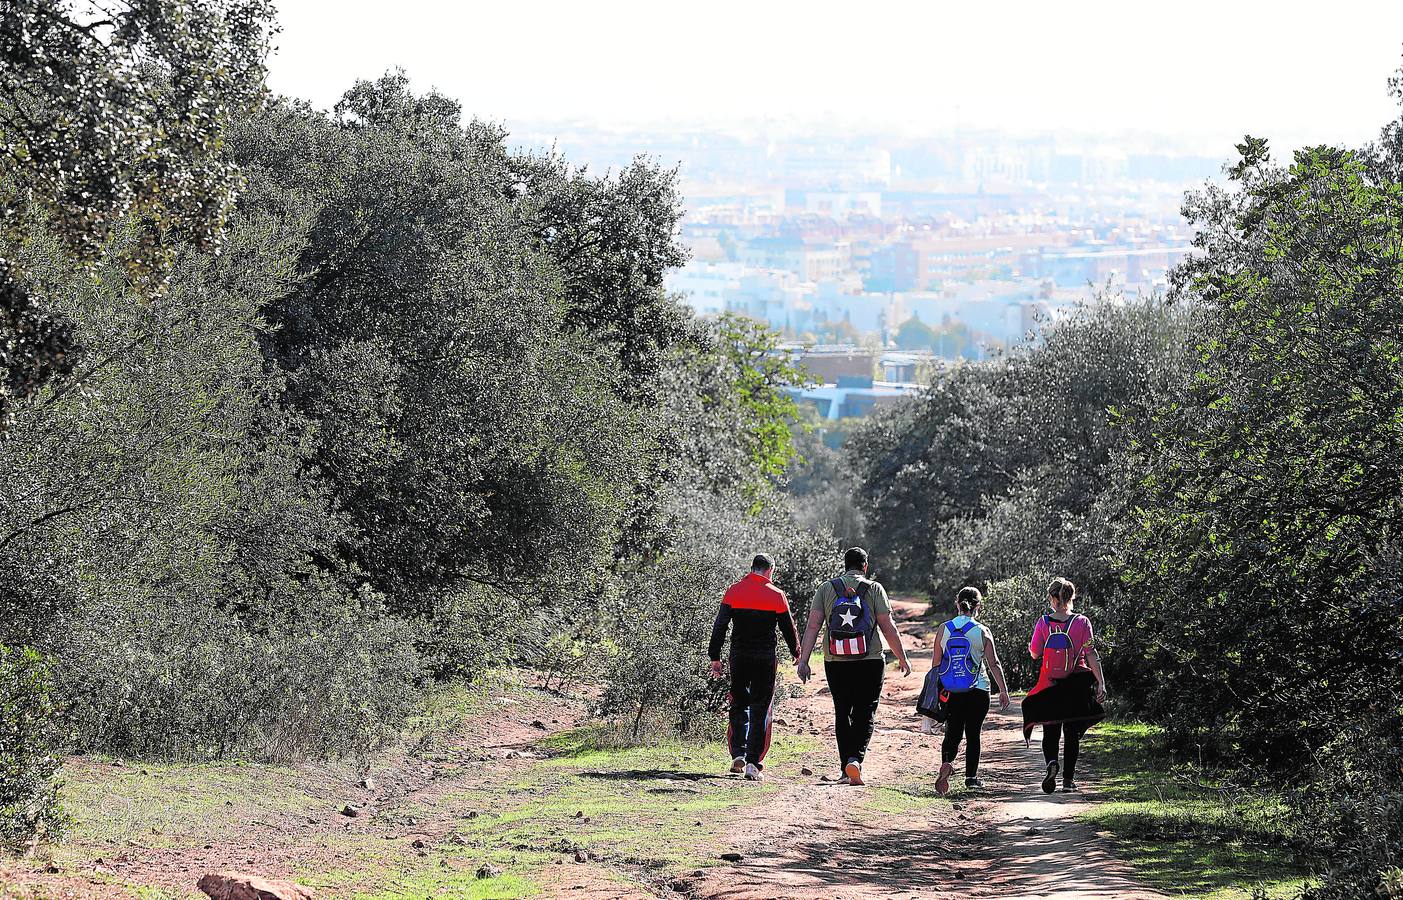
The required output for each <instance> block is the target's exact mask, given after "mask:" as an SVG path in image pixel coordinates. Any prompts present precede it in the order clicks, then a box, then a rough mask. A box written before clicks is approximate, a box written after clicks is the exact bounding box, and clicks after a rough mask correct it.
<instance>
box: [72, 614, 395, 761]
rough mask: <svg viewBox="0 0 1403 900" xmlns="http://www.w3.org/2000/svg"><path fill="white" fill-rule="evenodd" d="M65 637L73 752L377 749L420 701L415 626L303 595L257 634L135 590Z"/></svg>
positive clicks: (294, 754) (82, 617) (281, 755)
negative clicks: (294, 610)
mask: <svg viewBox="0 0 1403 900" xmlns="http://www.w3.org/2000/svg"><path fill="white" fill-rule="evenodd" d="M68 626H69V627H67V628H64V629H62V631H61V634H60V636H59V637H58V638H57V639H56V641H55V647H54V650H55V658H56V659H58V660H59V661H60V662H59V664H58V666H57V667H56V671H55V679H56V687H57V688H58V690H59V692H60V695H61V696H63V697H65V698H66V703H65V704H64V705H63V707H62V710H61V713H62V722H63V724H64V726H65V731H66V733H67V735H68V740H69V741H70V742H71V744H72V746H73V748H74V749H76V750H79V751H88V750H102V751H106V752H111V753H125V754H133V755H138V756H156V757H179V758H206V759H209V758H224V757H230V756H252V757H255V758H259V759H266V760H271V761H288V760H293V759H297V758H301V757H305V756H313V755H337V754H344V753H365V752H368V751H370V750H372V749H374V748H376V747H377V746H380V745H382V744H383V743H385V742H386V741H388V740H389V739H390V738H392V737H393V736H394V735H395V734H396V733H397V732H398V730H399V728H400V726H401V725H402V724H403V723H404V720H405V718H406V716H407V715H408V714H409V713H410V712H412V711H413V709H414V705H415V702H416V701H417V699H418V697H419V688H418V683H419V681H420V679H421V670H420V666H419V660H418V657H417V655H416V654H415V652H414V650H413V644H414V638H415V636H416V634H415V632H414V631H413V630H412V629H411V628H410V627H409V626H407V625H404V624H402V623H399V622H396V621H395V620H393V619H390V618H387V617H382V616H379V615H378V614H377V613H376V612H375V611H374V609H373V608H359V609H356V608H351V607H347V606H341V605H339V604H336V603H331V602H328V601H327V600H326V598H324V597H322V598H319V597H318V596H317V595H316V594H315V593H309V595H308V596H307V597H305V598H303V601H302V609H300V610H298V617H297V618H296V619H294V620H286V621H278V622H273V623H270V624H269V625H268V626H267V627H265V628H263V629H260V630H258V631H255V630H253V629H249V628H246V627H244V626H243V625H242V624H241V623H240V622H239V621H238V620H237V619H236V618H235V617H233V616H232V615H230V614H229V613H227V612H224V611H221V610H219V609H217V608H215V607H213V606H211V605H209V604H207V603H201V602H198V601H193V600H191V601H186V602H182V603H178V604H175V603H162V602H159V601H155V600H152V599H150V598H143V597H140V596H128V597H124V598H121V599H111V598H105V599H102V600H97V601H92V602H90V603H87V604H85V605H83V606H82V607H80V608H79V609H77V610H76V611H75V612H74V613H73V614H72V616H71V617H70V618H69V620H68Z"/></svg>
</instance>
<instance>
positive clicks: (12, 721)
mask: <svg viewBox="0 0 1403 900" xmlns="http://www.w3.org/2000/svg"><path fill="white" fill-rule="evenodd" d="M50 685H51V680H50V675H49V667H48V665H47V664H46V663H45V661H44V660H43V658H42V657H40V656H39V654H38V653H36V652H34V651H33V650H31V649H29V648H24V649H16V648H12V647H7V646H5V645H3V644H0V848H3V849H6V850H11V851H16V852H18V851H20V850H22V849H23V848H24V847H25V846H26V845H31V844H32V843H33V842H35V841H38V840H40V839H48V840H52V839H55V838H57V837H58V836H59V835H60V834H61V833H62V830H63V822H64V817H63V813H62V810H61V809H60V808H59V804H58V786H57V785H56V784H54V782H53V781H52V779H53V776H54V773H55V772H56V771H58V766H59V758H58V755H57V754H55V753H54V752H53V749H52V748H53V743H52V742H53V737H54V717H53V712H54V711H53V705H52V703H51V701H50V699H49V690H50Z"/></svg>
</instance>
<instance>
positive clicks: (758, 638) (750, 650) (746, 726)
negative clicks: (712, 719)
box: [707, 553, 799, 781]
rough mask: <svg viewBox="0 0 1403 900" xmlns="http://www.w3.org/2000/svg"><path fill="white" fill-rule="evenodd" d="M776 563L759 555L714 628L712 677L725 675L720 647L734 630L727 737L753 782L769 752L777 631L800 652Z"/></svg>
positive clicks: (735, 763) (734, 764) (734, 765)
mask: <svg viewBox="0 0 1403 900" xmlns="http://www.w3.org/2000/svg"><path fill="white" fill-rule="evenodd" d="M774 574H775V561H774V559H773V558H772V557H771V556H770V555H769V554H768V553H760V554H757V555H756V557H755V559H754V561H753V562H752V563H751V565H750V573H749V574H748V575H746V576H745V577H744V578H742V579H741V580H740V581H737V582H736V583H735V584H733V585H731V586H730V588H728V589H727V591H726V596H725V597H723V598H722V600H721V608H720V609H719V610H717V612H716V621H715V623H714V624H713V625H712V627H711V644H710V645H709V646H708V647H707V650H708V652H709V653H710V656H711V677H712V678H720V677H721V645H722V644H724V643H725V642H726V630H727V628H728V627H730V628H731V702H730V706H731V714H730V722H729V725H728V727H727V729H726V739H727V742H728V743H729V744H730V748H731V771H732V772H733V773H735V774H740V773H742V772H744V773H745V777H746V779H747V780H750V781H764V780H765V775H764V773H763V771H762V770H763V769H764V759H765V752H766V751H767V750H769V749H770V722H771V719H772V718H773V717H772V715H771V704H772V703H773V701H774V696H775V675H776V674H777V671H778V668H779V660H778V657H777V656H776V655H775V629H776V628H778V629H779V632H780V634H782V635H784V642H785V644H787V645H788V646H789V652H790V653H797V650H798V646H797V645H798V642H799V641H798V634H797V633H796V631H795V628H794V615H793V614H792V613H791V612H790V611H789V598H787V597H785V596H784V591H782V590H780V589H779V588H777V587H775V586H774V585H773V584H771V583H770V579H771V578H773V577H774Z"/></svg>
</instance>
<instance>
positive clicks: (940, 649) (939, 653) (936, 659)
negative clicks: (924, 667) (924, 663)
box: [930, 625, 945, 669]
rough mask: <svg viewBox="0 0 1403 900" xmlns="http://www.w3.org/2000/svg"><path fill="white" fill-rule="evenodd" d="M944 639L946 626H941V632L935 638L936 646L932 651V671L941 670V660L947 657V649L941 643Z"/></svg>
mask: <svg viewBox="0 0 1403 900" xmlns="http://www.w3.org/2000/svg"><path fill="white" fill-rule="evenodd" d="M943 637H945V626H944V625H941V626H940V631H939V632H938V633H937V634H936V636H935V646H934V647H932V648H931V651H930V667H931V668H932V669H938V668H940V660H941V659H942V658H943V657H944V656H945V647H944V645H943V644H942V643H941V641H940V639H941V638H943Z"/></svg>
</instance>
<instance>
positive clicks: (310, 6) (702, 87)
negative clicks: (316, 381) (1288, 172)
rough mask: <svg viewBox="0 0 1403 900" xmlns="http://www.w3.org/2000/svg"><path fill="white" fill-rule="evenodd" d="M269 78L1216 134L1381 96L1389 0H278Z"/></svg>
mask: <svg viewBox="0 0 1403 900" xmlns="http://www.w3.org/2000/svg"><path fill="white" fill-rule="evenodd" d="M279 19H280V22H281V25H282V29H283V31H282V34H281V36H280V38H279V40H278V45H279V50H278V52H277V53H276V55H275V57H274V59H273V60H272V66H271V78H270V81H271V84H272V86H273V88H274V89H275V90H277V91H279V92H283V93H287V94H291V95H295V96H298V97H303V98H306V99H308V100H310V101H312V102H313V103H314V104H316V105H318V106H321V107H329V106H331V105H332V104H333V103H335V101H336V99H337V98H338V97H339V96H340V94H341V93H342V91H344V90H345V89H346V87H347V86H348V85H349V84H351V83H352V82H353V81H354V80H355V79H357V78H372V77H375V76H377V75H379V74H381V73H382V72H384V71H385V70H387V69H389V68H391V67H394V66H402V67H404V68H405V69H406V70H407V71H408V73H409V74H410V76H411V77H412V78H413V79H414V81H415V84H416V86H418V87H419V88H421V89H428V88H430V87H433V88H436V89H438V90H439V91H441V92H443V93H445V94H448V95H450V96H452V97H455V98H457V99H460V100H461V101H462V102H463V104H464V106H465V108H466V110H467V112H468V113H469V114H470V115H476V116H479V117H481V118H486V119H491V120H496V121H502V122H505V123H506V124H507V125H508V127H512V126H514V125H516V124H519V123H522V122H527V121H533V122H540V121H542V120H562V119H563V120H574V121H577V122H579V121H587V122H590V123H592V124H596V125H632V126H639V125H653V124H658V123H662V122H668V121H687V122H699V121H705V122H720V123H737V122H740V121H742V120H760V121H775V120H792V121H796V122H800V123H822V124H824V125H827V126H830V127H832V126H851V127H855V126H862V127H865V128H867V129H871V130H875V131H882V132H887V133H902V134H921V133H929V132H938V131H947V130H950V129H957V128H986V129H987V128H998V129H1001V130H1006V131H1011V132H1015V133H1019V132H1030V131H1048V130H1058V131H1070V132H1080V133H1087V134H1100V135H1105V134H1107V133H1123V132H1149V133H1154V134H1162V135H1167V136H1172V137H1173V138H1175V139H1176V140H1179V141H1183V142H1185V143H1187V144H1188V145H1189V146H1188V149H1191V150H1193V151H1194V152H1199V153H1211V154H1215V155H1220V156H1226V155H1227V154H1229V153H1230V152H1231V142H1232V141H1234V140H1236V139H1238V138H1240V137H1241V135H1243V134H1244V133H1252V134H1260V135H1263V136H1266V137H1268V138H1271V139H1273V144H1274V145H1277V146H1283V145H1287V144H1289V145H1298V144H1302V143H1349V144H1358V143H1360V142H1362V141H1364V140H1367V139H1369V138H1371V137H1373V136H1374V135H1375V134H1376V132H1377V129H1378V128H1379V126H1380V125H1382V124H1383V123H1384V122H1385V121H1386V120H1388V119H1389V118H1391V117H1392V115H1393V112H1394V106H1393V104H1392V102H1391V101H1390V99H1389V98H1388V96H1387V90H1386V79H1387V77H1388V76H1389V74H1390V73H1391V72H1392V71H1393V70H1394V69H1396V68H1397V65H1398V62H1399V60H1400V48H1403V3H1400V2H1396V0H1369V2H1358V0H1354V2H1351V0H1342V2H1335V3H1330V4H1319V3H1307V2H1298V0H1249V2H1241V0H1214V2H1205V0H1183V2H1176V3H1164V2H1160V3H1151V2H1125V0H1117V2H1111V0H1094V2H1085V0H1063V2H1046V0H1004V2H999V3H976V2H962V3H950V2H910V3H900V2H866V3H861V4H856V3H842V4H833V3H816V2H770V0H747V2H734V0H709V2H706V3H697V2H676V3H658V2H652V0H650V2H632V0H630V2H623V0H604V2H589V3H579V2H554V0H549V2H537V3H530V4H527V3H462V2H443V0H439V2H432V0H400V2H396V3H384V2H381V0H376V2H369V0H334V2H333V0H286V2H283V3H281V4H280V7H279Z"/></svg>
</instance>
